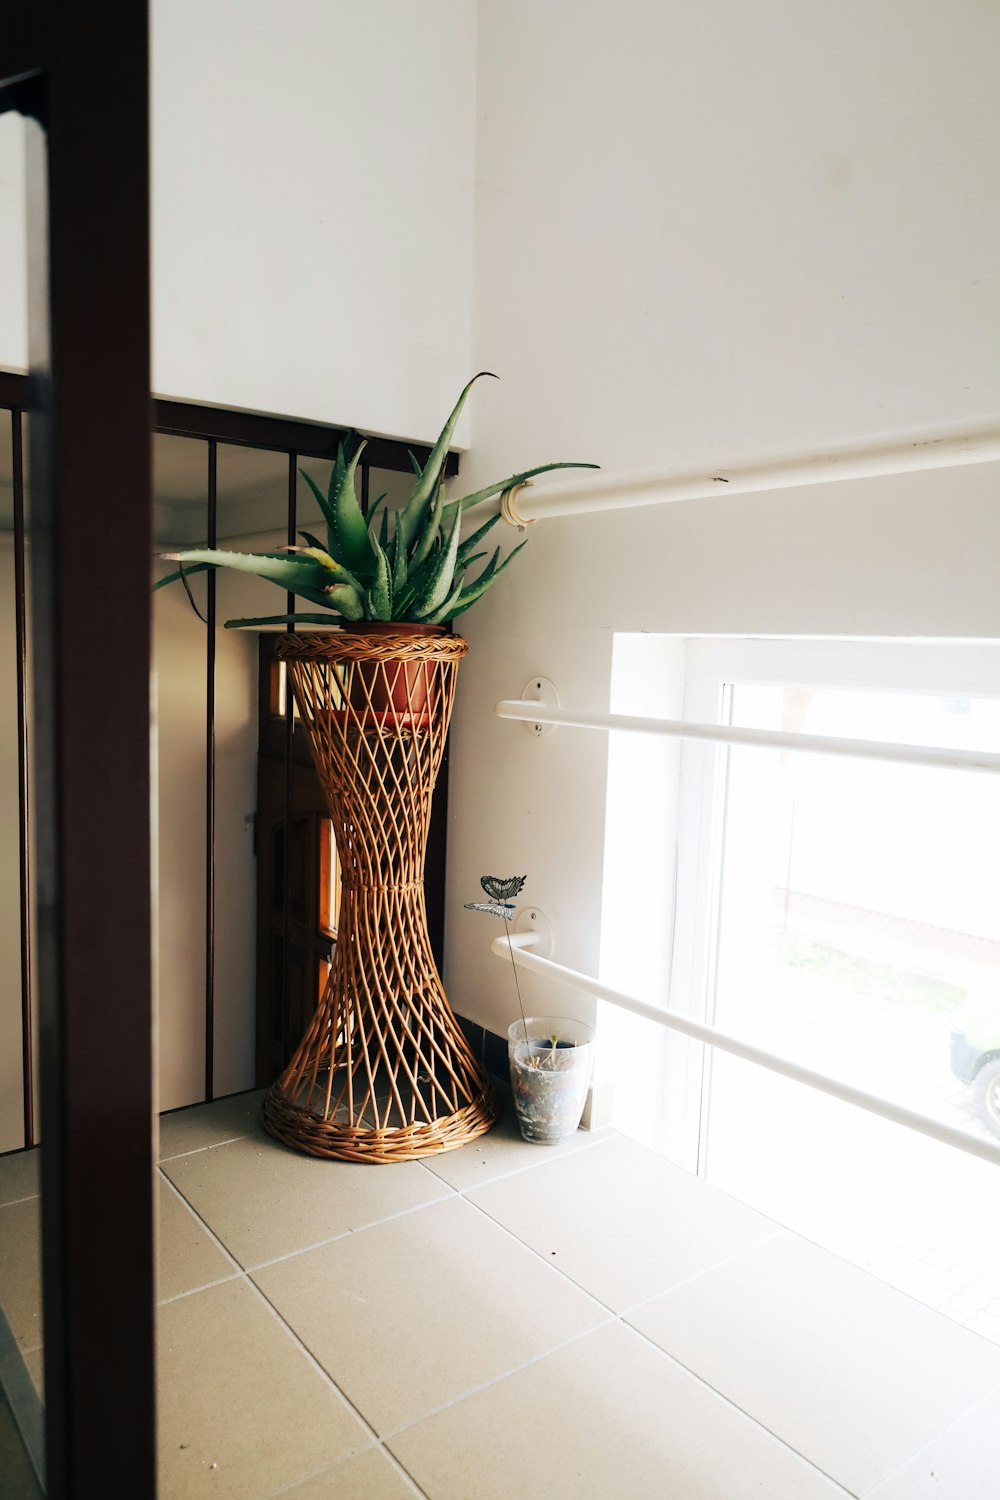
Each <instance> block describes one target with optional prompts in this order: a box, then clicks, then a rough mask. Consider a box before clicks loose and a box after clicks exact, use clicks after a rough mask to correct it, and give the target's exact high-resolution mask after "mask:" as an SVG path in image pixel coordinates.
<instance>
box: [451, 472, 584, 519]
mask: <svg viewBox="0 0 1000 1500" xmlns="http://www.w3.org/2000/svg"><path fill="white" fill-rule="evenodd" d="M600 467H601V466H600V464H574V463H558V464H540V465H539V467H538V468H537V469H525V470H524V472H523V473H521V474H511V475H509V476H508V477H507V478H506V479H499V480H498V481H497V483H496V484H488V485H487V486H486V488H485V489H482V490H476V492H475V493H474V494H472V495H463V496H462V498H461V500H453V501H452V504H451V505H449V506H447V508H446V509H445V513H444V516H443V518H442V521H441V524H442V526H445V527H448V526H450V525H451V518H452V515H453V510H452V506H454V507H457V509H458V511H459V512H461V511H463V510H468V509H469V507H470V506H472V505H478V504H479V502H480V501H481V500H489V499H491V498H492V496H493V495H499V494H502V493H503V491H504V490H509V489H512V488H513V486H514V485H515V484H525V483H526V482H527V481H528V480H529V479H534V477H535V475H536V474H548V473H550V472H551V471H552V470H553V469H599V468H600Z"/></svg>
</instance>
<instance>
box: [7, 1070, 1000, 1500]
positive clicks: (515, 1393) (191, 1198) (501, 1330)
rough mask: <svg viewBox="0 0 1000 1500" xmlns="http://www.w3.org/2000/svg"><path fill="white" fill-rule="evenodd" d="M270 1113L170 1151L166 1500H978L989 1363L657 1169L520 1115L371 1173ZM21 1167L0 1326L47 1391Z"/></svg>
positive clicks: (252, 1108)
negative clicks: (530, 1138) (531, 1133)
mask: <svg viewBox="0 0 1000 1500" xmlns="http://www.w3.org/2000/svg"><path fill="white" fill-rule="evenodd" d="M256 1107H257V1096H244V1097H242V1098H240V1099H237V1100H225V1101H221V1102H220V1103H218V1104H214V1105H208V1106H203V1107H201V1108H196V1109H191V1110H187V1111H184V1112H183V1113H180V1114H175V1115H172V1116H169V1117H167V1118H166V1119H165V1120H164V1121H163V1130H162V1136H161V1145H162V1155H163V1166H162V1169H161V1170H162V1174H163V1175H162V1178H161V1194H160V1252H159V1263H160V1297H161V1308H160V1320H159V1345H160V1349H159V1353H160V1450H161V1457H160V1471H161V1487H160V1488H161V1495H162V1496H163V1497H164V1500H200V1497H202V1496H213V1497H221V1500H269V1497H271V1496H275V1495H278V1494H281V1495H282V1496H286V1495H287V1496H288V1497H290V1500H326V1497H331V1500H333V1497H335V1496H336V1497H337V1500H344V1497H346V1500H405V1497H406V1496H415V1495H416V1496H420V1495H423V1496H425V1497H428V1500H501V1497H502V1500H509V1497H510V1496H516V1497H518V1500H542V1497H545V1500H646V1497H649V1500H653V1497H656V1500H749V1497H751V1496H753V1497H761V1500H834V1497H837V1496H840V1497H841V1500H843V1497H845V1496H862V1497H865V1500H911V1497H913V1500H923V1497H925V1496H926V1497H928V1500H929V1497H930V1496H934V1497H935V1500H991V1496H992V1494H993V1493H994V1490H992V1489H991V1488H990V1486H991V1485H995V1482H996V1481H995V1470H996V1464H995V1447H996V1445H995V1433H996V1431H997V1427H998V1424H1000V1348H998V1347H997V1346H995V1345H993V1344H991V1343H989V1342H987V1341H986V1340H984V1339H982V1338H980V1337H979V1336H977V1335H976V1334H974V1333H971V1332H970V1331H968V1330H967V1329H964V1328H961V1327H959V1326H958V1325H957V1324H955V1323H952V1322H950V1321H949V1320H948V1319H946V1318H944V1317H942V1316H941V1315H940V1314H937V1313H934V1312H931V1311H929V1310H928V1309H927V1308H926V1307H923V1306H921V1305H920V1304H919V1303H916V1302H914V1301H912V1300H910V1299H909V1298H908V1297H906V1296H904V1295H903V1294H902V1293H900V1292H898V1291H895V1290H893V1289H892V1288H890V1287H887V1286H885V1285H883V1284H882V1283H881V1282H878V1281H876V1280H874V1279H873V1278H872V1277H870V1276H868V1275H866V1274H865V1273H864V1272H862V1271H859V1270H857V1269H856V1268H854V1267H852V1266H849V1265H847V1264H846V1263H845V1262H843V1261H841V1260H839V1259H837V1258H836V1257H835V1256H832V1255H830V1254H828V1253H827V1252H825V1251H822V1250H819V1249H817V1248H816V1247H815V1246H813V1245H810V1244H809V1243H808V1242H807V1241H805V1240H802V1239H800V1238H798V1237H797V1236H795V1235H792V1234H789V1233H788V1232H786V1231H785V1230H782V1229H780V1228H779V1227H778V1226H777V1225H775V1224H774V1223H772V1222H771V1221H770V1220H768V1219H766V1218H764V1217H763V1216H762V1215H760V1214H757V1213H754V1212H753V1211H752V1210H750V1209H747V1208H745V1207H743V1206H742V1205H740V1204H738V1203H736V1202H734V1201H733V1200H732V1199H729V1198H727V1197H726V1196H725V1195H724V1194H722V1193H720V1192H718V1191H717V1190H715V1189H713V1188H710V1187H708V1186H707V1185H706V1184H704V1183H702V1182H699V1181H697V1180H695V1179H692V1178H690V1177H689V1176H687V1175H686V1174H685V1173H683V1172H681V1171H680V1170H679V1169H677V1168H676V1167H674V1166H672V1165H671V1164H670V1163H668V1162H665V1161H663V1160H662V1159H660V1158H659V1157H656V1156H654V1155H652V1154H651V1153H649V1152H647V1151H646V1150H644V1149H643V1148H642V1147H639V1146H637V1145H635V1144H633V1143H632V1142H630V1141H627V1140H625V1139H624V1138H622V1137H619V1136H615V1135H613V1134H610V1133H605V1134H602V1135H597V1136H592V1135H586V1134H583V1133H580V1134H579V1135H578V1137H577V1139H576V1140H575V1141H574V1142H573V1144H572V1146H570V1147H568V1148H563V1149H560V1150H559V1151H549V1150H546V1149H545V1148H544V1147H537V1146H529V1145H526V1144H524V1143H523V1142H521V1141H520V1140H519V1138H518V1137H517V1135H516V1130H515V1128H514V1127H513V1125H512V1124H511V1123H510V1119H509V1115H508V1116H507V1117H506V1118H505V1119H504V1121H502V1122H501V1124H500V1125H499V1126H498V1127H497V1129H496V1130H495V1131H493V1132H492V1133H491V1134H490V1135H489V1136H486V1137H483V1138H481V1139H480V1140H479V1141H478V1142H476V1143H474V1144H473V1145H471V1146H468V1147H465V1148H463V1149H462V1150H461V1151H457V1152H452V1153H447V1154H445V1155H442V1156H440V1157H437V1158H432V1159H430V1160H427V1161H425V1162H414V1163H407V1164H405V1165H400V1166H387V1167H364V1166H354V1165H348V1164H346V1163H337V1162H321V1161H314V1160H312V1159H308V1158H305V1157H301V1156H298V1155H296V1154H295V1153H293V1152H290V1151H287V1150H286V1149H285V1148H284V1147H282V1146H279V1145H277V1144H276V1143H275V1142H273V1141H272V1140H270V1139H269V1138H268V1137H267V1136H265V1135H264V1133H263V1131H262V1130H261V1128H260V1126H259V1125H258V1123H257V1120H256ZM33 1169H34V1163H33V1162H31V1161H30V1160H28V1159H25V1158H23V1157H12V1158H8V1159H7V1160H6V1161H0V1306H2V1308H3V1310H4V1312H5V1314H6V1316H7V1319H8V1321H9V1323H10V1324H11V1326H12V1328H13V1330H14V1332H15V1336H16V1338H17V1341H18V1344H19V1347H20V1349H21V1351H22V1353H23V1354H24V1356H25V1358H26V1362H27V1364H28V1367H29V1370H30V1372H31V1377H32V1379H33V1380H34V1381H35V1382H36V1384H37V1383H38V1381H39V1379H40V1371H41V1354H40V1348H39V1344H40V1325H39V1324H38V1322H37V1296H38V1293H37V1272H36V1271H35V1270H34V1269H33V1267H32V1265H31V1258H32V1257H31V1243H32V1242H31V1239H30V1236H31V1232H32V1229H31V1226H32V1224H33V1222H34V1218H35V1212H36V1207H37V1204H36V1202H35V1194H36V1192H37V1183H36V1181H35V1179H34V1176H33ZM5 1216H8V1217H5ZM0 1478H2V1476H0ZM0 1490H2V1485H0Z"/></svg>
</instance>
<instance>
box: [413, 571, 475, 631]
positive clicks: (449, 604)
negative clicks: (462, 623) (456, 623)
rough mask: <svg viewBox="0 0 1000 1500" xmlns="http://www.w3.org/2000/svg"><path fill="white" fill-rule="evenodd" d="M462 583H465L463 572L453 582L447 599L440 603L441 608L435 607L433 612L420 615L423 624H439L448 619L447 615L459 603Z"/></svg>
mask: <svg viewBox="0 0 1000 1500" xmlns="http://www.w3.org/2000/svg"><path fill="white" fill-rule="evenodd" d="M464 583H465V574H464V573H463V574H462V576H461V578H460V579H459V580H458V582H457V583H456V584H455V586H454V588H453V589H452V591H451V593H450V594H449V595H448V597H447V599H446V600H445V601H444V603H443V604H442V605H441V608H440V609H436V610H435V611H434V613H433V614H430V615H422V616H421V619H422V620H423V621H424V623H425V624H427V625H440V624H441V622H442V621H443V620H447V619H448V616H449V615H450V613H451V611H452V610H453V609H454V608H455V607H456V606H457V604H458V603H459V601H460V599H461V597H462V588H463V585H464Z"/></svg>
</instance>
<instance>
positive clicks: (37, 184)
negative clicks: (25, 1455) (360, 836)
mask: <svg viewBox="0 0 1000 1500" xmlns="http://www.w3.org/2000/svg"><path fill="white" fill-rule="evenodd" d="M8 12H9V14H10V16H11V17H12V23H11V33H10V36H11V40H12V46H11V48H10V49H9V50H6V55H5V56H4V60H3V66H4V75H5V76H4V78H3V79H2V80H0V107H2V108H17V109H20V110H21V111H22V112H23V113H25V114H26V115H28V116H29V117H30V123H29V127H28V136H29V162H28V180H29V264H30V285H29V306H30V312H29V338H30V348H31V377H30V405H31V417H32V420H31V458H32V476H31V478H32V492H31V516H30V533H31V554H32V585H33V588H32V641H33V661H34V683H35V745H36V767H35V785H36V796H37V809H38V857H37V862H36V890H37V902H38V934H39V941H38V960H37V966H36V972H37V976H38V996H39V1015H40V1025H41V1058H40V1063H41V1080H42V1138H43V1142H44V1145H43V1170H42V1215H43V1220H42V1222H43V1231H44V1234H43V1238H44V1252H43V1262H44V1304H45V1305H44V1323H45V1365H46V1425H47V1437H46V1457H47V1466H48V1492H49V1495H50V1497H52V1500H64V1497H72V1500H109V1497H118V1496H121V1497H123V1500H124V1497H128V1500H138V1497H140V1496H141V1497H142V1500H150V1497H155V1494H156V1444H155V1379H154V1374H155V1370H154V1301H155V1298H154V1233H153V1229H154V1226H153V1203H154V1162H153V1157H154V1150H153V1146H154V1084H153V994H152V959H151V916H150V910H151V898H150V774H149V732H150V730H149V722H150V721H149V675H150V550H151V536H150V514H151V510H150V483H151V479H150V446H151V437H150V434H151V401H150V390H149V385H150V376H149V140H148V137H149V122H148V117H149V106H148V71H149V64H148V18H147V13H146V6H145V5H144V4H143V3H142V0H100V3H97V4H89V5H88V4H84V3H82V0H77V3H73V0H45V3H37V0H36V3H30V0H28V3H25V4H22V5H21V6H17V7H15V6H10V7H8ZM3 85H6V87H3Z"/></svg>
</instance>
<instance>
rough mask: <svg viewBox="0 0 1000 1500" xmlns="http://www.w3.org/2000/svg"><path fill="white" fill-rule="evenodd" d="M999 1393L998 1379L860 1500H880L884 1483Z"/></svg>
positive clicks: (859, 1498) (999, 1383)
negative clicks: (879, 1494)
mask: <svg viewBox="0 0 1000 1500" xmlns="http://www.w3.org/2000/svg"><path fill="white" fill-rule="evenodd" d="M997 1395H1000V1381H998V1383H997V1384H996V1385H994V1386H991V1387H990V1389H989V1390H988V1391H984V1392H983V1394H982V1395H981V1396H977V1397H976V1399H975V1401H973V1402H972V1404H971V1406H967V1407H966V1408H965V1410H964V1411H961V1412H959V1413H958V1415H957V1416H956V1417H954V1418H953V1420H952V1421H950V1422H949V1423H948V1425H947V1427H942V1429H941V1431H940V1432H935V1433H934V1434H933V1436H932V1437H929V1438H928V1439H927V1441H926V1442H925V1443H922V1444H921V1445H920V1447H919V1448H918V1449H917V1450H916V1452H914V1453H911V1454H909V1456H908V1457H907V1458H904V1459H902V1460H901V1461H900V1462H899V1463H898V1464H897V1465H896V1467H895V1468H894V1469H890V1470H889V1473H888V1474H883V1475H882V1478H881V1479H879V1480H878V1481H877V1482H876V1483H875V1484H873V1485H872V1486H871V1488H870V1489H867V1490H865V1491H864V1492H863V1494H861V1495H859V1496H858V1500H878V1492H879V1490H880V1489H882V1488H883V1486H884V1485H887V1484H888V1483H889V1481H890V1480H891V1479H893V1478H895V1476H896V1475H897V1474H901V1473H902V1472H903V1470H904V1469H906V1468H907V1467H908V1466H909V1465H910V1464H913V1463H916V1462H917V1460H918V1459H919V1458H920V1455H921V1454H922V1453H926V1452H927V1450H928V1448H931V1447H932V1446H933V1445H934V1444H935V1443H938V1442H940V1441H941V1439H942V1438H944V1437H947V1435H948V1434H949V1433H950V1432H951V1431H952V1429H953V1428H955V1427H957V1426H958V1424H959V1423H960V1422H964V1421H965V1419H966V1417H969V1416H971V1415H972V1413H973V1412H974V1411H975V1410H976V1409H977V1408H978V1407H980V1406H985V1405H986V1403H987V1401H992V1400H993V1399H994V1398H995V1397H996V1396H997Z"/></svg>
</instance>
